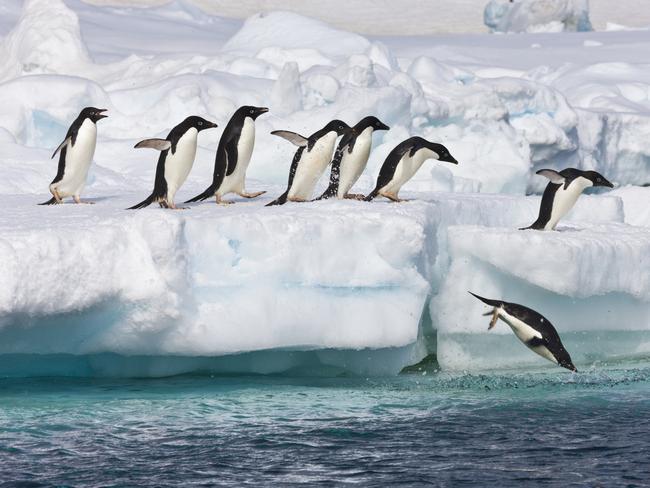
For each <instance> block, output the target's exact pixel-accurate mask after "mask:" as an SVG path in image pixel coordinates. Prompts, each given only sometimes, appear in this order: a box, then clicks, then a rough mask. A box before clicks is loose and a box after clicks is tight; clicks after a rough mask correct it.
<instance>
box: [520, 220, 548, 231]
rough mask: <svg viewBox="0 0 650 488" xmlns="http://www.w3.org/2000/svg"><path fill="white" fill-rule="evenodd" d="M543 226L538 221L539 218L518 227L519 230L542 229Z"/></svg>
mask: <svg viewBox="0 0 650 488" xmlns="http://www.w3.org/2000/svg"><path fill="white" fill-rule="evenodd" d="M543 228H544V225H543V224H541V223H540V222H539V220H536V221H535V222H533V223H532V224H530V225H529V226H528V227H520V228H519V230H542V229H543Z"/></svg>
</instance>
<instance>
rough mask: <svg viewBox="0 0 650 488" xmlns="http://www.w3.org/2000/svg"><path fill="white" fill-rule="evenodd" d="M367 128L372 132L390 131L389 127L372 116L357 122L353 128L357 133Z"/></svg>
mask: <svg viewBox="0 0 650 488" xmlns="http://www.w3.org/2000/svg"><path fill="white" fill-rule="evenodd" d="M368 127H372V128H373V130H388V129H390V127H388V126H387V125H386V124H384V123H383V122H382V121H381V120H379V119H378V118H377V117H375V116H374V115H369V116H368V117H364V118H363V119H361V120H360V121H359V123H358V124H357V125H355V126H354V128H355V130H356V131H357V132H363V131H364V130H365V129H366V128H368Z"/></svg>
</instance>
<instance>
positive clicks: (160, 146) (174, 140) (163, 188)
mask: <svg viewBox="0 0 650 488" xmlns="http://www.w3.org/2000/svg"><path fill="white" fill-rule="evenodd" d="M216 126H217V124H215V123H213V122H210V121H208V120H205V119H204V118H202V117H198V116H196V115H193V116H191V117H187V118H186V119H185V120H184V121H183V122H181V123H180V124H178V125H177V126H176V127H174V128H173V129H172V130H171V131H170V133H169V134H168V135H167V137H166V138H165V139H145V140H144V141H140V142H138V143H137V144H136V145H135V147H136V148H141V147H149V148H152V149H156V150H158V151H160V157H159V158H158V165H157V166H156V179H155V182H154V187H153V192H152V193H151V195H149V196H148V197H147V198H146V199H144V200H143V201H141V202H140V203H138V204H137V205H134V206H133V207H129V210H135V209H139V208H144V207H147V206H149V205H151V204H152V203H153V202H158V203H159V204H160V206H161V207H164V208H173V209H176V208H177V207H176V205H175V204H174V196H175V195H176V192H177V191H178V189H179V188H180V187H181V186H182V185H183V183H185V180H186V179H187V175H189V174H190V170H191V169H192V165H193V164H194V157H195V156H196V140H197V136H198V135H199V132H201V131H202V130H205V129H211V128H213V127H216Z"/></svg>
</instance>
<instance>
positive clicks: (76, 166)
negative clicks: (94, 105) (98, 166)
mask: <svg viewBox="0 0 650 488" xmlns="http://www.w3.org/2000/svg"><path fill="white" fill-rule="evenodd" d="M96 144H97V126H96V125H95V124H94V123H93V122H91V121H90V120H88V119H86V120H84V121H83V123H82V124H81V127H79V131H78V132H77V138H76V140H75V144H74V146H71V144H70V143H68V144H67V145H66V154H65V170H64V172H63V178H61V180H60V181H58V182H57V183H54V184H53V185H51V187H52V188H53V189H55V190H56V191H57V192H58V193H59V195H60V196H61V197H69V196H79V195H80V194H81V192H82V191H83V189H84V186H85V185H86V179H87V178H88V170H89V169H90V164H91V163H92V161H93V156H94V155H95V145H96Z"/></svg>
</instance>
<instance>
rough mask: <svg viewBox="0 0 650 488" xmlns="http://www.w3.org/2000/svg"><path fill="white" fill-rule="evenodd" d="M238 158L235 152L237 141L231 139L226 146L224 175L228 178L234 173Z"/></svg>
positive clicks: (237, 152) (237, 153)
mask: <svg viewBox="0 0 650 488" xmlns="http://www.w3.org/2000/svg"><path fill="white" fill-rule="evenodd" d="M238 157H239V151H237V141H236V140H235V139H232V140H231V141H228V143H227V144H226V159H227V165H226V175H228V176H230V175H231V174H233V172H234V171H235V168H236V167H237V159H238Z"/></svg>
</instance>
